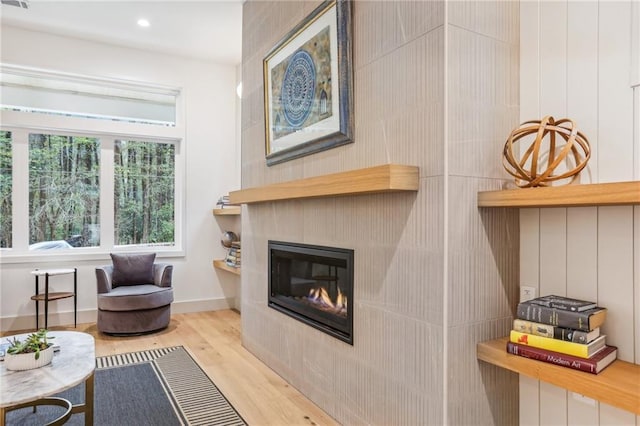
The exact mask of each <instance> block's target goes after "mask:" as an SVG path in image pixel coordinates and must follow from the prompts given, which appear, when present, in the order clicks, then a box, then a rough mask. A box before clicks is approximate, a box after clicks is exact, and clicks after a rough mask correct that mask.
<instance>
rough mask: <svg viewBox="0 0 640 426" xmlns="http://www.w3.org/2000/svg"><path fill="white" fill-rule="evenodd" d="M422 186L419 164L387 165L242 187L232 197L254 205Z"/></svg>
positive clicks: (394, 190)
mask: <svg viewBox="0 0 640 426" xmlns="http://www.w3.org/2000/svg"><path fill="white" fill-rule="evenodd" d="M418 185H419V174H418V167H415V166H404V165H398V164H385V165H382V166H376V167H369V168H366V169H357V170H351V171H348V172H342V173H334V174H329V175H322V176H316V177H310V178H306V179H299V180H293V181H289V182H283V183H276V184H272V185H265V186H258V187H254V188H247V189H241V190H239V191H233V192H231V193H229V200H230V201H231V203H233V204H252V203H262V202H266V201H278V200H295V199H301V198H318V197H333V196H337V195H358V194H373V193H380V192H398V191H417V190H418Z"/></svg>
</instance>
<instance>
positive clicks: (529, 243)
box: [520, 1, 640, 425]
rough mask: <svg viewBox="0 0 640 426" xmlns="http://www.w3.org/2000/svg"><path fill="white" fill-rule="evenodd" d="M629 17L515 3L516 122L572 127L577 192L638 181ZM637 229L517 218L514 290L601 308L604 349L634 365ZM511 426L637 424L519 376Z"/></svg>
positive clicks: (639, 300)
mask: <svg viewBox="0 0 640 426" xmlns="http://www.w3.org/2000/svg"><path fill="white" fill-rule="evenodd" d="M631 10H632V2H631V1H616V2H610V1H599V2H595V1H593V2H574V1H570V2H567V1H553V2H548V1H540V2H538V1H523V2H521V9H520V13H521V14H520V18H521V19H520V23H521V27H520V37H521V39H520V42H521V49H520V51H521V63H520V70H521V74H520V76H521V78H520V84H521V86H520V87H521V108H520V114H521V115H520V117H521V121H524V120H531V119H539V118H541V117H542V116H544V115H548V114H551V115H553V116H554V117H556V118H562V117H569V118H572V119H574V120H575V121H576V122H577V125H578V127H579V129H581V130H582V132H583V133H584V134H585V135H586V136H587V138H588V139H589V141H590V142H591V146H592V148H593V156H592V158H591V160H590V162H589V166H588V167H589V170H588V173H585V172H583V174H582V177H581V178H582V182H583V183H585V182H594V183H595V182H613V181H626V180H632V179H633V178H634V175H635V176H636V178H637V176H638V174H637V173H638V168H639V166H640V165H639V164H637V163H638V160H637V157H635V156H634V151H635V152H636V153H637V152H638V149H640V147H638V142H637V138H636V139H635V142H634V130H633V129H634V117H635V120H638V117H639V116H640V112H639V111H637V110H636V111H634V99H633V89H632V88H631V87H630V86H631V85H630V75H631V56H632V55H631V53H632V48H631V40H632V36H631V34H632V32H631V16H632V14H631ZM636 49H637V46H636ZM635 108H636V109H637V106H636V107H635ZM634 158H635V159H634ZM634 163H635V164H634ZM639 229H640V207H638V206H636V207H583V208H549V209H523V210H521V213H520V245H521V246H520V259H521V261H520V284H521V285H529V286H534V287H537V289H538V293H539V294H552V293H555V294H560V295H567V296H572V297H578V298H583V299H591V300H596V301H597V302H598V304H599V305H601V306H604V307H607V308H608V309H609V312H608V317H607V320H606V323H605V325H604V327H603V328H602V329H603V332H604V333H605V334H606V335H607V343H608V344H611V345H614V346H618V348H619V350H618V357H619V358H620V359H622V360H624V361H628V362H635V363H638V364H640V351H639V350H638V348H640V327H638V312H640V232H639ZM634 321H635V322H636V324H635V326H634ZM634 327H635V331H634ZM520 424H521V425H548V424H554V425H564V424H580V425H586V424H600V425H637V424H640V418H639V417H638V416H635V415H633V414H631V413H628V412H624V411H622V410H619V409H616V408H613V407H611V406H607V405H605V404H600V403H598V402H595V401H584V400H583V399H581V398H580V397H579V396H577V395H574V394H573V393H571V392H567V391H565V390H564V389H561V388H558V387H555V386H552V385H548V384H546V383H542V382H538V381H535V380H533V379H529V378H526V377H523V376H521V377H520Z"/></svg>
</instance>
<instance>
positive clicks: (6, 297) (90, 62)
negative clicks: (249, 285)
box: [0, 26, 240, 330]
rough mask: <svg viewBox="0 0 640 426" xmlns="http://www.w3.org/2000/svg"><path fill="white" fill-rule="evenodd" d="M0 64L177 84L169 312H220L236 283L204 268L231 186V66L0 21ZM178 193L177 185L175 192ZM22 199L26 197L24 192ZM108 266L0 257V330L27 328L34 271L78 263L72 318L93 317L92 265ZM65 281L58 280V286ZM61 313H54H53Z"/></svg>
mask: <svg viewBox="0 0 640 426" xmlns="http://www.w3.org/2000/svg"><path fill="white" fill-rule="evenodd" d="M1 47H2V50H1V57H0V59H1V61H2V62H3V63H7V64H14V65H22V66H28V67H36V68H43V69H51V70H56V71H62V72H70V73H76V74H81V75H88V76H100V77H106V78H116V79H126V80H133V81H140V82H150V83H154V84H159V85H167V86H173V87H180V88H182V91H183V93H184V99H185V104H184V106H185V115H184V122H185V140H184V141H183V145H182V146H183V148H184V149H185V155H186V164H185V170H186V176H185V179H184V180H185V185H184V191H185V193H184V199H185V210H184V215H185V228H184V238H185V243H184V249H185V256H180V257H170V258H163V259H162V260H163V261H167V262H170V263H172V264H173V265H174V279H173V282H174V288H175V303H174V305H173V312H189V311H199V310H209V309H220V308H225V307H228V306H233V305H234V298H235V296H236V294H237V290H238V285H239V280H237V278H236V277H235V276H232V275H230V274H227V273H224V272H217V271H215V270H214V269H213V267H212V263H211V262H212V259H213V258H215V257H218V258H220V257H222V256H223V255H224V250H223V249H222V247H221V246H220V243H219V239H220V234H221V232H222V230H221V226H225V224H224V223H222V222H220V223H219V221H216V220H215V219H214V218H213V216H212V214H211V209H212V208H213V207H214V205H215V202H216V200H217V198H218V197H219V196H220V195H222V194H225V193H227V192H228V191H229V190H232V189H236V188H238V187H239V186H240V185H239V177H238V176H239V173H238V164H239V158H238V156H239V152H238V150H237V143H236V141H237V136H236V99H237V97H236V91H235V88H236V69H235V66H232V65H219V64H215V63H211V62H204V61H202V62H201V61H196V60H191V59H184V58H180V57H172V56H168V55H165V54H159V53H153V52H148V51H142V50H135V49H127V48H121V47H115V46H110V45H106V44H99V43H94V42H89V41H83V40H78V39H72V38H66V37H59V36H52V35H49V34H44V33H38V32H31V31H27V30H23V29H18V28H13V27H7V26H3V28H2V45H1ZM179 190H180V189H179ZM24 196H28V195H27V194H24ZM107 263H110V258H109V255H108V253H105V255H104V257H103V258H102V259H97V260H91V261H89V260H84V261H78V260H74V259H73V258H69V259H68V260H65V261H63V262H48V263H43V262H40V261H38V260H37V259H35V258H34V261H33V262H31V263H16V264H8V263H6V262H3V264H2V265H1V271H0V319H1V321H2V323H1V325H0V329H2V330H13V329H22V328H32V327H34V326H35V318H34V315H35V306H34V302H32V301H31V300H30V299H29V297H30V296H31V294H32V293H33V291H34V283H33V278H32V277H31V275H30V274H29V272H30V271H31V270H33V269H34V268H53V267H78V276H79V280H78V293H79V298H78V311H79V320H80V321H81V322H83V321H94V320H95V309H96V284H95V274H94V268H95V266H97V265H103V264H107ZM70 285H71V284H68V281H67V282H65V281H64V279H63V278H62V277H61V278H60V281H59V286H60V289H61V290H62V291H65V290H66V288H69V286H70ZM50 309H51V310H52V312H53V313H50V317H49V321H50V324H53V325H55V324H59V323H62V324H69V323H72V322H73V316H72V311H73V304H72V299H67V300H63V301H59V302H53V303H51V304H50ZM60 313H62V314H60Z"/></svg>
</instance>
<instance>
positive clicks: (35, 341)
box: [7, 328, 55, 359]
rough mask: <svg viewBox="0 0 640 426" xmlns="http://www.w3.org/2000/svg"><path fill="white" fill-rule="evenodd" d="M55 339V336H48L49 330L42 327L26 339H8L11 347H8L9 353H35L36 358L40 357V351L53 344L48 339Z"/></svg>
mask: <svg viewBox="0 0 640 426" xmlns="http://www.w3.org/2000/svg"><path fill="white" fill-rule="evenodd" d="M51 339H55V337H49V336H47V330H46V329H44V328H41V329H40V330H38V331H37V332H35V333H31V334H30V335H28V336H27V338H26V339H24V340H22V341H21V340H18V339H17V338H16V337H14V338H13V340H8V341H9V344H10V345H11V346H9V348H8V349H7V353H10V354H13V355H17V354H30V353H35V358H36V359H38V358H40V351H43V350H45V349H47V348H48V347H49V346H51V345H52V344H51V343H49V342H48V340H51Z"/></svg>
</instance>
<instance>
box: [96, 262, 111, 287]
mask: <svg viewBox="0 0 640 426" xmlns="http://www.w3.org/2000/svg"><path fill="white" fill-rule="evenodd" d="M112 274H113V266H112V265H105V266H99V267H97V268H96V280H97V281H98V294H101V293H109V292H110V291H111V288H112V285H111V284H112V281H111V276H112Z"/></svg>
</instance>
